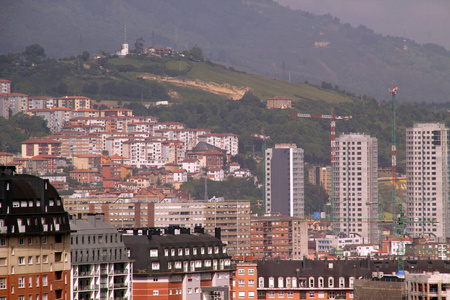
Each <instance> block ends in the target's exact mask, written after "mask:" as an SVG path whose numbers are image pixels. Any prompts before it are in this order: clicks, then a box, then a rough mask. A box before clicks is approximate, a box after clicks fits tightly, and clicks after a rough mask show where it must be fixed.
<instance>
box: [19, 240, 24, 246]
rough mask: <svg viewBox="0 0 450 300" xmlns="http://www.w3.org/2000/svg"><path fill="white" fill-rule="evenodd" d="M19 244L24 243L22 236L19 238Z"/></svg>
mask: <svg viewBox="0 0 450 300" xmlns="http://www.w3.org/2000/svg"><path fill="white" fill-rule="evenodd" d="M19 245H20V246H23V245H25V242H24V240H23V238H20V239H19Z"/></svg>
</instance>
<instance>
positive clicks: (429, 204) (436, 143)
mask: <svg viewBox="0 0 450 300" xmlns="http://www.w3.org/2000/svg"><path fill="white" fill-rule="evenodd" d="M447 142H448V128H446V127H445V125H444V124H431V123H429V124H414V126H413V127H412V128H408V129H407V130H406V186H407V213H406V223H407V228H408V233H409V234H411V235H412V236H413V237H420V236H434V237H437V238H447V237H450V228H449V226H450V224H449V212H450V208H449V203H448V200H449V199H448V197H449V195H448V189H449V185H448V183H449V182H448V180H449V177H448V172H449V170H448V154H449V153H448V145H447Z"/></svg>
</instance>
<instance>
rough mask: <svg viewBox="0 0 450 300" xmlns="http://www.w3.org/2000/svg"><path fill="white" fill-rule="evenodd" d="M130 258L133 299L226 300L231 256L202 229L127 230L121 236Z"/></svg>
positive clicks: (217, 233)
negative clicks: (131, 263) (132, 269)
mask: <svg viewBox="0 0 450 300" xmlns="http://www.w3.org/2000/svg"><path fill="white" fill-rule="evenodd" d="M123 241H124V243H125V246H126V247H127V249H128V251H129V256H130V258H131V259H133V260H135V263H134V272H133V299H134V300H141V299H150V298H151V299H158V298H161V299H174V300H200V299H229V293H230V282H231V277H232V272H233V267H232V265H231V256H230V255H229V254H228V253H227V248H226V246H225V244H224V243H223V242H222V241H221V240H220V229H219V230H216V232H215V235H214V236H212V235H209V234H206V233H204V230H203V228H201V227H196V228H195V229H194V231H193V232H192V233H191V231H190V230H189V229H186V228H180V227H177V226H172V227H169V228H141V229H139V228H137V229H129V230H127V233H126V234H125V235H124V236H123Z"/></svg>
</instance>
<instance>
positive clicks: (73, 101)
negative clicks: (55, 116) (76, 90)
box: [58, 96, 91, 109]
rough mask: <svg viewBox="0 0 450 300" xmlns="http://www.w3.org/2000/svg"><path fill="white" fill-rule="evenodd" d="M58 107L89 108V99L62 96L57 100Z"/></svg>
mask: <svg viewBox="0 0 450 300" xmlns="http://www.w3.org/2000/svg"><path fill="white" fill-rule="evenodd" d="M58 107H65V108H70V109H82V108H91V98H89V97H84V96H64V97H60V98H58Z"/></svg>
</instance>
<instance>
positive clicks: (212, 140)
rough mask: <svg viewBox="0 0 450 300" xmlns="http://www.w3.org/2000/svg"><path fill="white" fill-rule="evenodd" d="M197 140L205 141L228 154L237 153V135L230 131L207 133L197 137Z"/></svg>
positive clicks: (233, 154)
mask: <svg viewBox="0 0 450 300" xmlns="http://www.w3.org/2000/svg"><path fill="white" fill-rule="evenodd" d="M198 141H199V142H205V143H208V144H210V145H213V146H215V147H218V148H220V149H222V150H224V151H226V154H227V155H228V156H235V155H237V154H238V153H239V137H238V136H237V135H235V134H231V133H208V134H203V135H200V136H199V137H198Z"/></svg>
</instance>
